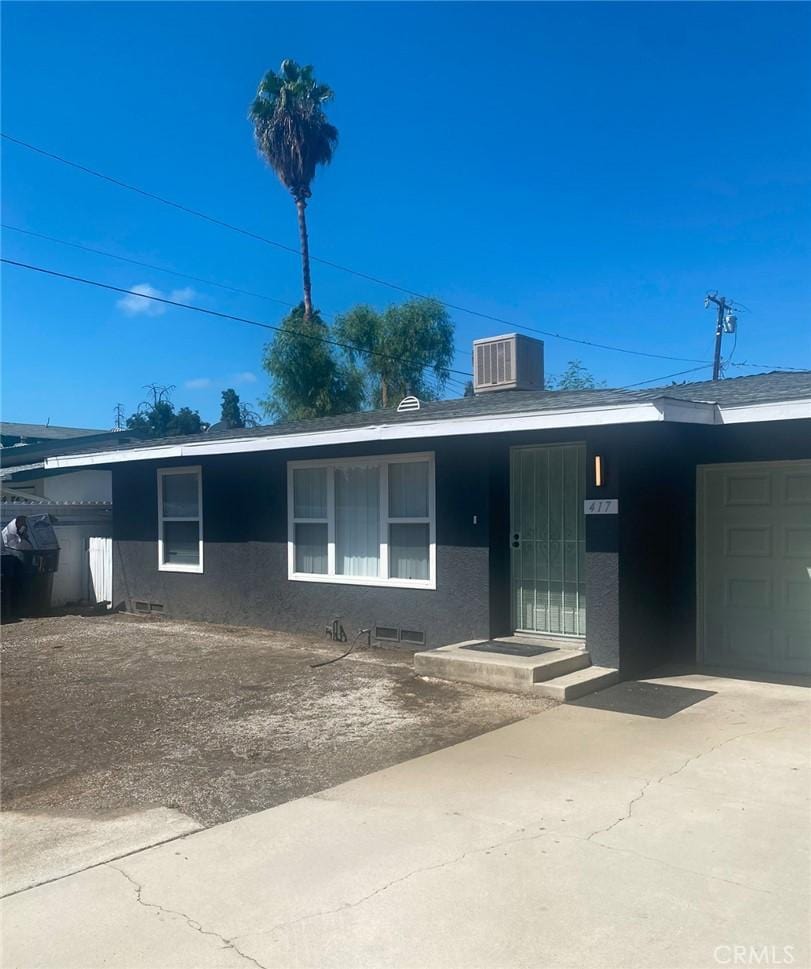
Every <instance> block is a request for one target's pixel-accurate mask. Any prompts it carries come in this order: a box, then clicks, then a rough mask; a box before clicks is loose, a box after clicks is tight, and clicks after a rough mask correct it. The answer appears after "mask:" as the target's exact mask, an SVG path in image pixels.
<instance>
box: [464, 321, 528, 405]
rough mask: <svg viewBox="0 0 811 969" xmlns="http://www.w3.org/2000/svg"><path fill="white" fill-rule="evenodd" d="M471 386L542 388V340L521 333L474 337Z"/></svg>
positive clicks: (484, 390)
mask: <svg viewBox="0 0 811 969" xmlns="http://www.w3.org/2000/svg"><path fill="white" fill-rule="evenodd" d="M473 389H474V391H475V392H476V393H477V394H481V393H487V392H488V391H493V390H543V342H542V341H541V340H534V339H533V338H532V337H527V336H524V335H523V334H522V333H509V334H506V335H505V336H497V337H491V338H490V339H487V340H474V341H473Z"/></svg>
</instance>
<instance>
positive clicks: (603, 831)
mask: <svg viewBox="0 0 811 969" xmlns="http://www.w3.org/2000/svg"><path fill="white" fill-rule="evenodd" d="M785 729H786V727H785V725H781V726H778V727H771V728H770V729H769V730H750V731H747V732H745V733H740V734H736V735H735V736H734V737H727V739H726V740H721V741H720V742H719V743H717V744H713V746H712V747H709V748H708V749H707V750H700V751H699V752H698V753H697V754H692V755H691V756H690V757H688V758H687V760H685V761H684V763H683V764H681V765H680V766H679V767H677V768H676V769H675V770H672V771H667V772H666V773H664V774H662V775H661V776H660V777H650V778H648V780H646V781H645V783H644V784H643V785H642V787H641V789H640V791H639V793H638V794H635V795H634V796H633V797H632V798H631V800H630V801H629V802H628V807H627V808H626V809H625V813H624V814H622V815H620V816H619V817H618V818H617V819H616V820H615V821H612V822H611V824H609V825H607V826H606V827H604V828H597V830H596V831H592V832H591V834H589V835H587V836H586V839H585V840H586V841H591V840H592V838H596V837H597V835H598V834H606V833H607V832H609V831H612V830H613V829H614V828H616V827H617V826H618V825H620V824H622V823H623V822H624V821H628V820H629V819H630V818H631V816H632V815H633V813H634V805H635V804H638V803H639V801H641V800H642V799H643V798H644V797H645V795H646V794H647V792H648V788H650V787H651V785H653V784H661V783H662V781H667V780H670V778H671V777H675V776H676V775H677V774H681V772H682V771H683V770H685V768H687V767H689V765H690V764H693V763H695V762H696V761H697V760H700V759H701V758H702V757H706V756H707V755H708V754H712V753H714V752H715V751H716V750H718V749H719V748H721V747H724V746H726V744H731V743H733V742H734V741H735V740H743V738H744V737H755V736H762V735H765V734H767V733H775V732H776V731H778V730H785ZM598 844H602V842H598ZM634 854H636V852H634ZM642 857H644V855H643V856H642ZM685 870H686V869H685ZM724 880H725V879H723V878H722V879H721V881H724ZM733 884H737V882H733ZM744 887H746V886H744ZM756 891H761V889H756Z"/></svg>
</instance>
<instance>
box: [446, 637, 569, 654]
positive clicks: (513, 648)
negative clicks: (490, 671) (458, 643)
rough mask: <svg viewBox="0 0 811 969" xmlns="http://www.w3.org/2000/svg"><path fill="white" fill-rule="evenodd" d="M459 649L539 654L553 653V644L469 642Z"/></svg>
mask: <svg viewBox="0 0 811 969" xmlns="http://www.w3.org/2000/svg"><path fill="white" fill-rule="evenodd" d="M460 648H461V649H472V650H474V652H477V653H501V654H502V655H504V656H540V655H541V653H554V652H555V647H554V646H525V645H524V644H523V643H494V642H492V641H491V642H489V643H471V644H470V646H462V647H460Z"/></svg>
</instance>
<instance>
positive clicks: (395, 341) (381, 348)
mask: <svg viewBox="0 0 811 969" xmlns="http://www.w3.org/2000/svg"><path fill="white" fill-rule="evenodd" d="M335 335H336V337H337V338H338V339H339V340H340V341H341V342H342V343H346V344H349V345H350V346H351V347H358V348H360V350H355V349H349V350H347V355H348V357H349V360H350V362H351V363H352V364H354V365H355V366H357V367H359V368H360V370H361V372H362V374H363V382H364V394H365V398H366V400H367V402H369V403H370V404H371V405H372V406H373V407H393V406H395V405H397V404H398V403H399V402H400V401H401V400H402V399H403V397H405V396H407V395H408V394H414V395H415V396H417V397H420V398H421V399H423V400H434V399H436V397H437V396H438V393H439V392H440V391H442V389H443V388H444V386H445V384H446V382H447V380H448V376H449V367H450V365H451V363H452V361H453V352H454V349H453V323H452V322H451V319H450V316H449V315H448V312H447V310H446V309H445V307H444V306H443V305H442V303H440V302H439V300H435V299H425V298H420V299H412V300H408V302H406V303H402V304H401V305H400V306H390V307H389V308H388V309H387V310H384V311H383V312H382V313H379V312H378V311H377V310H375V309H372V307H371V306H365V305H360V306H356V307H355V308H354V309H351V310H349V312H348V313H344V314H343V315H342V316H340V317H338V319H337V320H336V321H335ZM363 350H372V351H374V352H373V353H363V352H362V351H363ZM431 376H432V377H433V378H434V381H435V384H434V385H432V384H431V383H430V382H429V377H431Z"/></svg>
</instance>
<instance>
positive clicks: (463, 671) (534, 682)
mask: <svg viewBox="0 0 811 969" xmlns="http://www.w3.org/2000/svg"><path fill="white" fill-rule="evenodd" d="M486 642H487V640H470V641H469V642H464V643H454V644H453V645H451V646H440V647H439V649H429V650H425V651H423V652H421V653H415V654H414V672H415V673H417V674H418V675H419V676H434V677H436V678H437V679H440V680H458V681H460V682H462V683H473V684H475V685H476V686H488V687H492V688H493V689H497V690H509V691H510V692H512V693H535V694H537V695H540V696H547V697H551V698H552V699H554V700H575V699H577V698H578V697H581V696H585V695H586V694H587V693H593V692H595V691H596V690H602V689H604V688H605V687H607V686H612V685H613V684H614V683H616V682H617V681H618V680H619V673H618V671H617V670H612V669H608V668H606V667H603V666H592V665H591V659H590V658H589V654H588V653H587V652H586V651H585V650H582V649H566V648H562V647H559V646H557V645H555V646H553V647H552V648H548V650H547V651H546V652H543V653H539V654H538V655H537V656H511V655H507V654H504V653H499V652H492V653H491V652H483V651H481V650H472V649H468V648H465V647H469V646H479V645H482V644H484V643H486ZM495 642H496V643H497V644H498V643H502V642H503V643H505V644H507V643H516V642H517V639H516V637H514V636H511V637H509V638H505V639H504V640H497V641H495ZM521 642H522V643H524V644H526V645H539V644H537V643H535V641H532V642H530V641H528V640H521ZM540 645H542V644H540Z"/></svg>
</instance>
